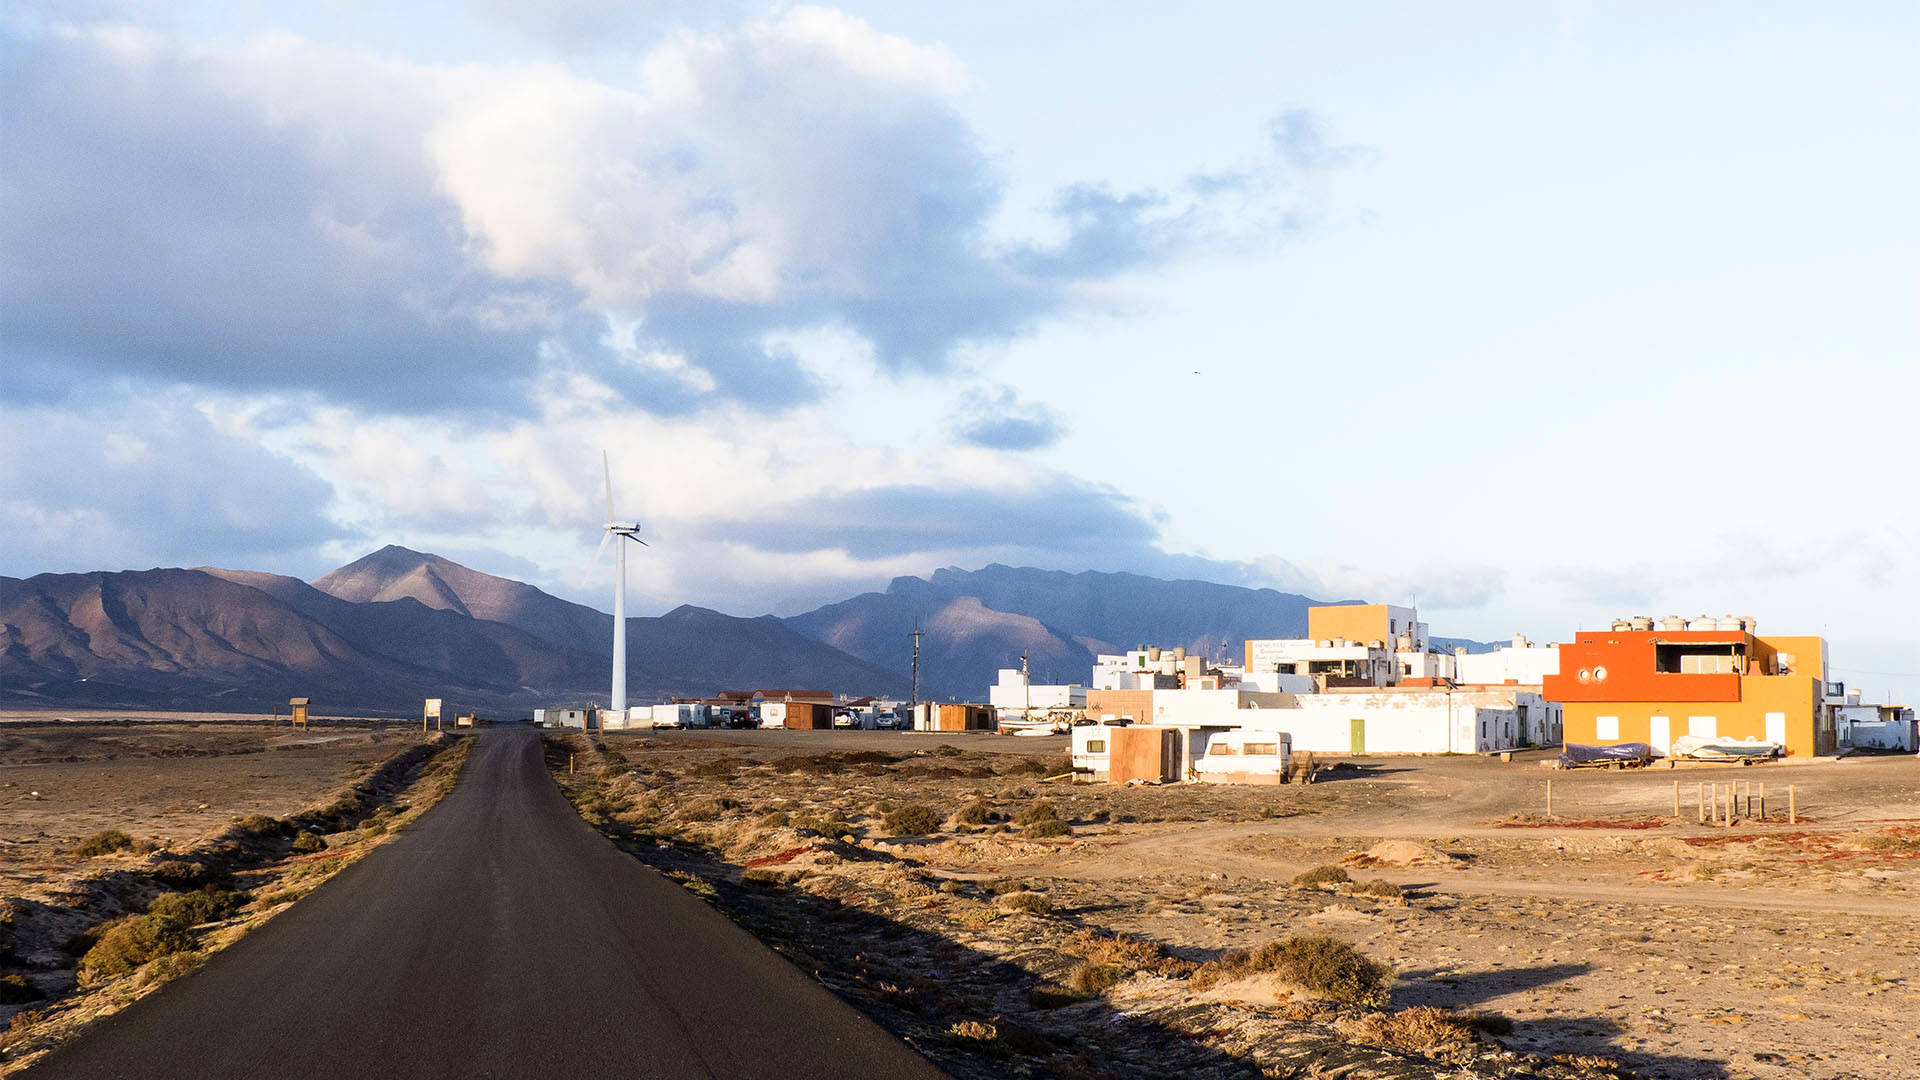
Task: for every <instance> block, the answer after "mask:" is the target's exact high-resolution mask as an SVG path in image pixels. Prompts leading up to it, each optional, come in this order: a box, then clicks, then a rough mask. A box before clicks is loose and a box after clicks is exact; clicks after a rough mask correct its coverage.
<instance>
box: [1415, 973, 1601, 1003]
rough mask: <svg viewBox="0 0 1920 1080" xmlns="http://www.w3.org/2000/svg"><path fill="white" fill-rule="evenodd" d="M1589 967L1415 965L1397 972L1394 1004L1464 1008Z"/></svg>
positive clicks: (1538, 986) (1531, 987) (1555, 979)
mask: <svg viewBox="0 0 1920 1080" xmlns="http://www.w3.org/2000/svg"><path fill="white" fill-rule="evenodd" d="M1592 970H1593V965H1591V964H1543V965H1540V966H1538V967H1521V968H1501V969H1499V970H1496V971H1475V972H1469V973H1466V974H1451V973H1449V971H1448V969H1445V968H1416V969H1413V970H1410V971H1403V972H1401V973H1400V978H1399V981H1398V982H1396V983H1394V986H1393V1000H1394V1003H1395V1004H1397V1005H1432V1006H1435V1007H1437V1008H1442V1009H1457V1008H1466V1007H1469V1006H1473V1005H1479V1004H1482V1003H1483V1002H1487V1001H1491V1000H1493V999H1494V998H1497V997H1502V996H1505V995H1507V994H1515V993H1519V992H1521V991H1524V990H1535V989H1538V988H1540V987H1542V986H1550V985H1552V984H1554V983H1558V982H1565V981H1566V980H1568V979H1571V978H1574V977H1575V976H1578V975H1585V974H1586V973H1588V972H1590V971H1592Z"/></svg>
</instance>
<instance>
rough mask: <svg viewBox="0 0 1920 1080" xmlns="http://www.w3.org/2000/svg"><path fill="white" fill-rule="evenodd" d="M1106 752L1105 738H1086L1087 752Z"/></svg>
mask: <svg viewBox="0 0 1920 1080" xmlns="http://www.w3.org/2000/svg"><path fill="white" fill-rule="evenodd" d="M1106 752H1107V740H1105V739H1088V740H1087V753H1089V754H1104V753H1106Z"/></svg>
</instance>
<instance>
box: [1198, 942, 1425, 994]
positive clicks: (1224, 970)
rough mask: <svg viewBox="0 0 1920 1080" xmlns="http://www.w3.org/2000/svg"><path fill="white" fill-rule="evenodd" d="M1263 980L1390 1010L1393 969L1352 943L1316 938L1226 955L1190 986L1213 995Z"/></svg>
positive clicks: (1203, 968) (1202, 971) (1206, 967)
mask: <svg viewBox="0 0 1920 1080" xmlns="http://www.w3.org/2000/svg"><path fill="white" fill-rule="evenodd" d="M1262 974H1273V975H1276V976H1278V977H1280V978H1281V979H1284V980H1285V981H1287V982H1289V983H1291V984H1293V985H1294V986H1298V987H1300V988H1301V989H1303V990H1308V991H1311V992H1313V993H1315V994H1319V995H1320V996H1321V997H1324V998H1328V999H1330V1000H1333V1001H1339V1002H1345V1003H1347V1004H1350V1005H1384V1004H1386V1001H1387V995H1388V993H1389V991H1390V990H1391V989H1392V986H1391V980H1392V976H1393V972H1392V969H1390V968H1388V967H1387V966H1386V965H1384V964H1381V963H1378V962H1376V961H1374V960H1370V959H1368V958H1367V957H1366V956H1365V955H1364V954H1362V953H1361V952H1360V950H1358V949H1356V948H1354V947H1353V946H1351V945H1349V944H1347V943H1346V942H1344V941H1341V940H1339V939H1338V938H1330V937H1323V936H1320V935H1317V934H1314V935H1306V936H1302V937H1291V938H1287V939H1286V940H1284V941H1270V942H1268V943H1267V944H1265V945H1262V946H1260V948H1258V949H1256V950H1254V951H1253V952H1247V951H1245V950H1239V949H1236V950H1234V951H1232V952H1229V953H1225V954H1223V955H1222V956H1221V957H1220V958H1219V959H1218V960H1215V961H1213V962H1211V963H1207V964H1202V965H1200V967H1199V968H1197V969H1196V970H1195V971H1194V973H1193V978H1192V979H1191V980H1190V982H1191V985H1192V986H1193V988H1194V989H1195V990H1207V989H1211V988H1212V987H1214V986H1217V985H1219V984H1221V983H1228V982H1234V981H1236V980H1239V979H1245V978H1249V977H1251V976H1254V975H1262Z"/></svg>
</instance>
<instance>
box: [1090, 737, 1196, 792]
mask: <svg viewBox="0 0 1920 1080" xmlns="http://www.w3.org/2000/svg"><path fill="white" fill-rule="evenodd" d="M1180 734H1181V733H1180V732H1178V731H1174V730H1171V729H1168V728H1156V727H1116V728H1109V729H1108V731H1107V738H1108V739H1109V740H1110V742H1109V745H1110V747H1111V749H1110V750H1109V751H1108V757H1107V779H1108V780H1109V781H1111V782H1113V783H1115V784H1124V783H1126V782H1127V781H1129V780H1149V781H1161V780H1177V779H1179V777H1178V776H1177V775H1176V774H1175V771H1174V770H1175V745H1174V740H1175V739H1176V738H1178V737H1179V736H1180Z"/></svg>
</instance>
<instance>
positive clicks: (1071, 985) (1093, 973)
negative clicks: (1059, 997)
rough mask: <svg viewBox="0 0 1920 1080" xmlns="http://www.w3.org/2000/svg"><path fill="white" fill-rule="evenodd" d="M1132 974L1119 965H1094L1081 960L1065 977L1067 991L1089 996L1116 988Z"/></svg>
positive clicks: (1089, 961)
mask: <svg viewBox="0 0 1920 1080" xmlns="http://www.w3.org/2000/svg"><path fill="white" fill-rule="evenodd" d="M1130 974H1132V972H1130V971H1128V970H1127V969H1126V968H1124V967H1122V966H1120V965H1119V964H1096V963H1094V962H1093V961H1091V960H1083V961H1081V962H1080V963H1079V964H1078V965H1077V966H1075V967H1074V969H1073V971H1072V972H1071V973H1069V974H1068V975H1067V989H1068V990H1071V991H1073V992H1074V993H1076V994H1081V995H1087V996H1091V995H1093V994H1099V993H1104V992H1106V991H1107V990H1110V989H1112V988H1113V987H1115V986H1118V985H1119V984H1120V982H1121V981H1122V980H1124V979H1125V978H1126V977H1127V976H1128V975H1130Z"/></svg>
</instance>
